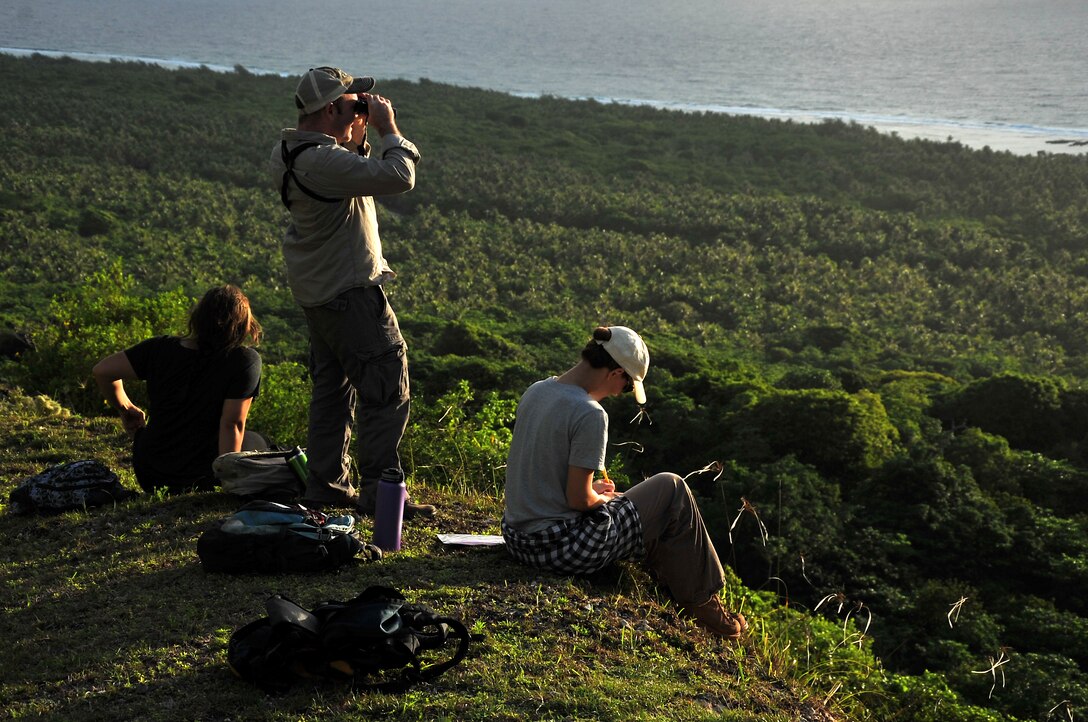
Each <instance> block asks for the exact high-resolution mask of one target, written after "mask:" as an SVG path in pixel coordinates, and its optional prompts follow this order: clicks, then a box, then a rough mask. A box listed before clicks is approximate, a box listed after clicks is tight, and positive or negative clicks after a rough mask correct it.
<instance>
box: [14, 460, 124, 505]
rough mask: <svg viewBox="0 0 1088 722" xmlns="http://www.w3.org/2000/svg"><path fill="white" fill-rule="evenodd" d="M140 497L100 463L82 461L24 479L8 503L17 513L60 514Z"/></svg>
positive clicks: (60, 465) (72, 462)
mask: <svg viewBox="0 0 1088 722" xmlns="http://www.w3.org/2000/svg"><path fill="white" fill-rule="evenodd" d="M139 495H140V494H139V492H136V491H132V490H130V489H126V488H125V487H123V486H121V482H120V481H119V480H118V478H117V475H116V474H114V473H113V472H112V471H110V470H109V467H107V466H106V465H105V464H103V463H102V462H101V461H96V460H94V459H81V460H80V461H70V462H68V463H66V464H59V465H57V466H53V467H51V468H49V469H46V470H45V471H43V472H41V473H40V474H35V475H34V476H31V477H29V478H27V479H24V480H23V481H22V482H21V483H20V484H19V486H17V487H16V488H15V489H13V490H12V492H11V494H9V495H8V501H9V502H10V503H11V511H12V512H13V513H15V514H31V513H34V512H39V513H43V514H59V513H60V512H64V511H71V510H73V509H86V508H89V507H93V506H102V505H104V504H116V503H118V502H123V501H127V500H129V499H131V498H132V497H134V496H139Z"/></svg>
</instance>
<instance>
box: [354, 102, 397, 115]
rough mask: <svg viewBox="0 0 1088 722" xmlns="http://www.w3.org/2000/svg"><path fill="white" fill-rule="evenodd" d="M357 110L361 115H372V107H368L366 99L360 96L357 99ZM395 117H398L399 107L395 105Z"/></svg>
mask: <svg viewBox="0 0 1088 722" xmlns="http://www.w3.org/2000/svg"><path fill="white" fill-rule="evenodd" d="M355 112H356V113H358V114H359V115H370V108H368V107H367V104H366V101H365V100H363V99H362V98H359V99H358V100H356V101H355ZM393 117H394V118H396V117H397V107H396V106H393Z"/></svg>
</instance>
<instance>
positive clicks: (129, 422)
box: [121, 406, 147, 437]
mask: <svg viewBox="0 0 1088 722" xmlns="http://www.w3.org/2000/svg"><path fill="white" fill-rule="evenodd" d="M121 426H123V427H125V431H126V432H128V435H129V436H133V437H134V436H136V432H137V431H139V430H140V429H142V428H144V427H145V426H147V414H145V413H144V410H143V409H141V408H140V407H139V406H129V407H127V408H123V409H121Z"/></svg>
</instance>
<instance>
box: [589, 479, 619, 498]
mask: <svg viewBox="0 0 1088 722" xmlns="http://www.w3.org/2000/svg"><path fill="white" fill-rule="evenodd" d="M593 491H595V492H597V493H598V494H600V495H601V496H606V495H607V496H609V498H612V497H614V496H615V495H616V493H615V492H616V485H615V484H613V483H612V482H611V480H609V479H598V480H597V481H595V482H593Z"/></svg>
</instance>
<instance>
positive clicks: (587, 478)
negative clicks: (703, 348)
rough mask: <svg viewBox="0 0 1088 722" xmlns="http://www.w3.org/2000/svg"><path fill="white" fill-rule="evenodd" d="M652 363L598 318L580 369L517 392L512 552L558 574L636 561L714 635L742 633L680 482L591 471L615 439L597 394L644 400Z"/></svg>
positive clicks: (629, 335) (507, 527) (624, 333)
mask: <svg viewBox="0 0 1088 722" xmlns="http://www.w3.org/2000/svg"><path fill="white" fill-rule="evenodd" d="M649 367H650V354H649V351H648V350H647V349H646V344H645V343H644V342H643V340H642V339H641V338H640V337H639V335H638V334H637V333H635V332H634V331H632V330H631V329H629V328H627V327H625V326H608V327H604V326H602V327H599V328H597V329H595V330H594V331H593V338H592V339H591V340H590V341H589V343H588V344H586V347H585V348H584V349H582V353H581V358H580V359H579V361H578V363H577V364H576V365H575V366H573V367H572V368H570V369H568V370H567V371H566V372H565V373H563V374H562V375H560V376H553V377H551V378H549V379H545V380H543V381H537V382H536V383H535V384H533V385H532V386H530V387H529V389H528V390H527V391H526V392H525V394H524V395H523V396H522V397H521V401H520V402H519V403H518V408H517V414H516V417H515V421H514V438H513V441H512V442H511V444H510V454H509V457H508V459H507V464H506V494H505V509H504V512H503V518H502V534H503V538H504V539H505V540H506V548H507V550H508V551H509V552H510V554H511V555H512V556H513V557H514V558H515V559H517V560H518V561H520V562H522V563H525V564H530V565H533V566H537V567H542V568H544V569H549V570H551V571H555V572H558V573H560V574H593V573H594V572H597V571H599V570H601V569H603V568H605V567H606V566H608V565H610V564H612V563H613V562H616V561H619V560H622V559H639V560H641V561H642V564H643V565H644V566H645V567H646V568H647V569H649V570H650V572H651V573H652V574H653V575H654V576H655V577H656V578H657V580H658V581H659V582H661V583H662V584H664V585H665V586H666V587H667V588H668V590H669V593H670V594H671V595H672V597H673V598H674V599H675V600H676V601H677V603H678V604H679V605H680V607H681V609H683V610H684V612H685V613H686V614H688V615H690V616H691V617H693V618H694V619H695V620H696V621H697V622H698V623H699V624H701V625H702V626H703V627H705V628H706V629H707V630H709V631H710V632H712V633H713V634H716V635H719V636H721V637H724V638H726V639H730V640H734V639H739V638H740V636H741V635H742V634H743V633H744V631H745V629H746V628H747V626H748V625H747V622H746V621H745V619H744V617H743V615H741V614H739V613H734V612H730V611H727V610H726V609H725V608H724V607H723V606H722V603H721V600H720V598H719V596H718V592H720V591H721V589H722V587H723V586H724V584H725V577H724V572H723V570H722V566H721V562H720V561H719V560H718V554H717V552H716V551H715V549H714V543H713V542H712V541H711V540H710V536H709V535H708V534H707V531H706V527H705V526H704V524H703V519H702V515H701V514H700V513H699V507H698V505H697V504H696V503H695V498H694V497H693V496H692V493H691V490H690V489H689V488H688V486H687V484H686V483H685V482H684V480H683V479H681V478H680V477H679V476H677V475H676V474H670V473H662V474H657V475H655V476H652V477H650V478H649V479H646V480H645V481H642V482H640V483H638V484H636V485H635V486H633V487H632V488H631V489H629V490H627V491H626V492H622V493H621V492H618V491H616V487H615V485H614V484H613V483H612V482H611V481H610V480H609V479H608V475H607V473H605V475H604V477H603V478H602V479H600V480H596V481H594V478H593V477H594V473H595V472H596V471H597V470H603V469H604V463H605V451H606V448H607V445H608V415H607V414H606V413H605V410H604V408H603V407H602V406H601V403H600V402H601V401H603V400H604V399H606V398H608V397H609V396H618V395H620V394H622V393H624V392H633V393H634V394H635V400H636V401H637V402H638V403H639V404H640V405H641V404H644V403H646V390H645V387H644V385H643V383H644V381H645V380H646V373H647V371H649Z"/></svg>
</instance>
